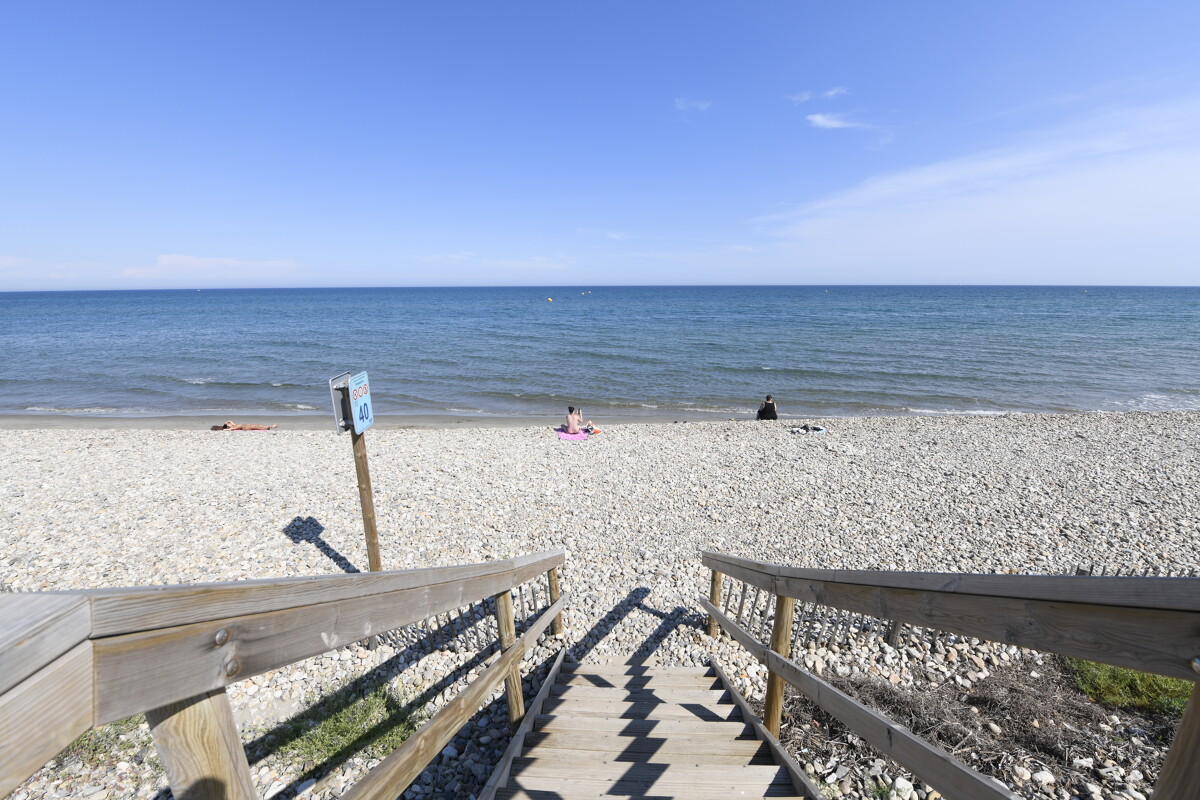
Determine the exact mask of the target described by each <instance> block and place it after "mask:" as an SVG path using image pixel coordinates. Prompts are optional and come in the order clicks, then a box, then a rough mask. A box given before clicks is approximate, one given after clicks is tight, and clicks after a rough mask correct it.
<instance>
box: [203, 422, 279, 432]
mask: <svg viewBox="0 0 1200 800" xmlns="http://www.w3.org/2000/svg"><path fill="white" fill-rule="evenodd" d="M274 427H275V426H274V425H245V424H243V423H240V422H233V421H230V422H226V423H225V424H224V425H213V426H212V429H213V430H214V431H269V430H271V429H272V428H274Z"/></svg>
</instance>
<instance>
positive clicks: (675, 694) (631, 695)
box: [550, 685, 733, 703]
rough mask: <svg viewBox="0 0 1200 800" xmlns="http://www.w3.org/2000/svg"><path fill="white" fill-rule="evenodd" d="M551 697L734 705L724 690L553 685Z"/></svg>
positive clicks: (627, 701)
mask: <svg viewBox="0 0 1200 800" xmlns="http://www.w3.org/2000/svg"><path fill="white" fill-rule="evenodd" d="M550 697H551V698H556V697H557V698H562V699H563V700H577V699H581V698H582V699H589V698H595V699H598V700H605V701H609V702H619V703H732V702H733V698H732V697H731V696H730V694H729V692H727V691H725V690H724V689H685V688H681V687H671V686H668V687H657V688H653V689H622V688H618V687H611V688H610V687H603V686H557V685H556V686H552V687H550Z"/></svg>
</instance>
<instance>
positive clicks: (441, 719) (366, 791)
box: [342, 594, 569, 800]
mask: <svg viewBox="0 0 1200 800" xmlns="http://www.w3.org/2000/svg"><path fill="white" fill-rule="evenodd" d="M568 597H569V595H565V594H564V595H563V596H562V597H560V598H558V602H557V603H555V604H554V605H552V606H551V607H550V609H549V610H548V611H547V612H546V613H545V614H543V615H542V616H540V617H538V619H537V620H536V621H535V622H534V623H533V624H531V625H530V626H529V630H527V631H526V632H525V634H524V635H523V636H522V637H521V638H520V639H518V640H517V642H516V644H515V646H513V647H510V648H509V649H508V650H506V651H504V652H503V653H501V654H500V656H499V657H498V658H497V659H496V660H495V661H493V662H492V664H491V665H490V666H489V667H488V668H487V669H485V670H484V671H483V672H481V673H480V674H479V676H478V677H476V678H475V680H474V681H472V682H471V683H470V684H469V685H468V686H467V687H466V688H465V689H463V690H462V691H461V692H460V693H459V694H458V696H457V697H455V698H454V699H453V700H451V701H450V702H449V703H447V704H446V705H445V706H444V707H443V708H442V710H441V711H439V712H438V713H437V714H435V715H434V717H433V719H431V720H429V722H427V723H425V725H424V726H423V727H422V728H421V730H419V731H417V732H416V733H414V734H413V735H412V736H410V737H409V738H408V739H406V740H405V742H404V744H402V745H400V747H399V748H397V749H396V751H395V752H393V753H392V754H391V755H389V756H388V757H387V758H385V759H384V760H383V761H381V762H380V763H379V764H378V765H377V766H376V767H375V768H374V769H372V770H371V771H370V772H368V773H367V774H366V775H365V776H363V778H362V779H361V780H360V781H359V782H358V783H356V784H355V785H354V786H353V787H351V788H350V790H349V791H347V792H346V793H345V794H343V795H342V797H343V798H344V800H394V798H396V797H399V796H400V795H401V794H403V793H404V790H405V789H407V788H408V786H409V784H411V783H412V782H413V781H414V780H415V779H416V778H417V776H418V775H420V774H421V771H422V770H424V769H425V767H426V766H427V765H428V764H429V762H431V761H433V759H434V758H436V757H437V755H438V753H440V752H441V751H442V748H443V747H445V746H446V744H447V743H448V742H449V741H450V740H451V739H453V738H454V735H455V734H456V733H457V732H458V731H459V729H460V728H462V726H463V724H464V723H466V721H467V720H469V719H470V718H471V717H472V716H473V715H474V714H475V712H476V711H478V710H479V708H480V706H482V705H483V704H484V703H485V702H487V698H488V695H490V694H491V693H492V692H493V691H495V689H496V687H497V686H499V685H500V683H501V682H502V681H503V680H504V678H505V677H506V676H507V675H508V674H509V672H510V671H511V670H512V668H513V667H514V666H516V667H518V668H519V667H520V663H521V658H522V657H523V656H524V655H525V652H526V651H527V650H529V649H530V648H532V647H533V645H534V644H535V643H536V642H537V639H538V637H539V636H541V635H542V633H543V632H544V631H545V630H546V628H547V627H548V626H549V625H550V620H551V619H552V618H553V615H554V614H556V613H558V612H560V611H562V608H563V605H564V604H565V602H566V600H567V598H568Z"/></svg>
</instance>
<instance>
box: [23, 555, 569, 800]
mask: <svg viewBox="0 0 1200 800" xmlns="http://www.w3.org/2000/svg"><path fill="white" fill-rule="evenodd" d="M564 558H565V556H564V553H563V551H561V550H557V551H552V552H547V553H539V554H536V555H530V556H522V557H520V558H514V559H507V560H504V561H490V562H486V563H481V564H470V565H466V566H453V567H435V568H430V569H417V570H403V571H398V572H380V573H371V574H352V575H334V576H320V577H307V578H283V579H278V580H263V581H244V582H234V583H211V584H197V585H190V586H167V587H145V588H133V589H99V590H92V591H77V592H36V593H17V594H0V797H5V796H7V795H8V794H9V793H11V792H12V791H13V790H14V789H15V788H17V787H18V786H19V785H20V784H21V783H22V782H23V781H24V780H25V779H26V778H28V777H29V776H30V775H32V774H33V773H34V772H36V771H37V770H38V769H40V768H41V767H42V765H43V764H45V763H46V762H47V761H49V760H50V759H51V758H53V757H54V755H55V754H57V753H58V752H59V751H60V750H61V749H62V748H63V747H65V746H66V745H68V744H70V743H71V742H72V741H73V740H74V739H75V738H76V737H78V736H79V735H80V734H82V733H84V732H85V731H87V730H88V729H89V728H91V727H94V726H99V725H104V724H107V723H109V722H113V721H116V720H119V719H123V718H125V717H128V716H130V715H132V714H137V713H142V712H144V713H145V714H146V718H147V721H148V722H149V724H150V729H151V732H152V734H153V737H154V743H155V747H156V749H157V750H158V752H159V756H160V758H161V760H162V763H163V765H164V767H165V769H166V773H167V778H168V780H169V781H170V784H171V789H172V792H173V794H174V795H175V796H176V797H185V796H186V797H187V798H188V800H201V798H238V800H249V799H250V798H253V797H254V796H255V792H254V787H253V783H252V781H251V777H250V768H249V764H248V763H247V759H246V754H245V751H244V749H243V747H242V743H241V741H240V740H239V738H238V729H237V725H236V723H235V722H234V719H233V714H232V710H231V708H230V704H229V700H228V698H227V697H226V694H225V687H226V686H227V685H229V684H231V683H235V682H237V681H240V680H243V679H245V678H249V677H251V676H253V675H257V674H259V673H262V672H266V671H267V670H272V669H278V668H280V667H284V666H287V665H288V664H291V663H293V662H296V661H299V660H301V659H305V658H309V657H311V656H315V655H318V654H320V653H323V652H326V651H328V650H332V649H334V648H337V647H341V646H343V645H347V644H351V643H353V642H357V641H362V640H365V639H368V638H370V637H372V636H375V635H378V634H382V633H385V632H387V631H391V630H394V629H396V628H400V627H403V626H406V625H410V624H413V623H415V622H419V621H421V620H426V619H429V618H430V617H436V615H438V614H442V613H448V612H451V611H453V610H455V609H459V608H462V607H463V606H467V605H470V604H472V603H476V602H479V601H481V600H487V599H488V598H493V599H494V601H495V609H496V620H497V632H498V636H499V643H500V648H499V653H498V657H496V658H495V660H494V661H492V663H491V664H490V665H489V666H487V668H486V669H484V670H483V671H482V672H481V673H480V674H479V675H478V676H476V677H475V679H474V680H473V681H471V682H470V683H469V684H468V685H467V687H466V688H465V689H463V690H462V691H461V692H460V693H459V694H458V695H457V696H456V697H455V698H454V699H453V700H451V701H450V702H449V703H447V704H446V706H445V707H443V708H442V709H441V710H440V711H439V712H438V713H437V714H436V715H435V716H433V717H432V718H431V719H430V720H429V721H428V722H427V723H426V724H425V725H424V726H423V727H422V728H421V729H420V730H419V731H417V732H416V733H414V734H413V735H412V736H411V737H409V738H408V739H407V740H406V741H405V742H404V744H403V745H401V746H400V747H399V748H398V749H397V750H396V751H395V752H394V753H393V754H392V755H390V756H388V757H387V758H386V759H384V760H383V761H382V762H381V763H380V764H378V765H377V766H376V767H375V768H374V769H372V770H371V771H370V772H369V773H367V775H365V776H364V777H363V778H362V779H361V780H360V781H359V782H358V783H357V784H356V785H355V786H354V787H353V788H352V789H351V790H350V791H349V792H347V793H346V794H345V795H344V796H345V797H348V798H353V799H354V800H371V799H373V798H381V799H382V798H387V800H391V798H394V797H397V796H399V795H400V794H401V793H402V792H403V791H404V789H405V788H406V787H407V786H408V784H409V783H410V782H411V781H412V780H413V779H414V778H416V777H417V776H418V775H419V774H420V773H421V771H422V770H423V769H424V768H425V766H426V765H428V764H429V762H430V761H432V760H433V758H434V757H435V756H436V755H437V754H438V753H439V752H440V751H441V749H442V748H443V747H444V746H445V745H446V744H447V743H448V742H449V741H450V740H451V739H452V738H453V736H454V735H455V733H456V732H457V731H458V730H459V728H461V727H462V725H463V724H464V723H465V722H466V721H467V720H468V719H470V717H471V716H472V715H473V714H474V713H475V712H476V711H477V710H478V709H479V708H480V707H481V706H482V705H483V704H484V703H485V701H486V700H487V698H488V696H489V695H491V694H492V692H494V691H495V690H496V689H497V688H498V687H499V685H500V684H501V682H503V683H504V684H505V686H506V689H507V692H506V694H507V700H508V711H509V721H510V723H511V724H513V725H514V726H515V725H516V724H518V723H519V722H520V720H521V718H522V716H523V715H524V705H523V700H522V694H521V674H520V664H521V659H522V658H523V656H524V655H525V653H526V651H528V650H529V649H530V648H531V647H532V646H533V644H534V643H535V642H536V641H537V639H538V637H539V636H540V635H541V634H542V633H543V632H544V631H545V630H546V628H547V627H548V626H552V632H553V633H555V634H558V633H561V631H562V619H561V614H562V609H563V606H564V603H565V602H566V596H559V592H558V568H559V567H560V566H561V565H562V564H563V561H564ZM542 574H546V576H547V582H548V583H547V586H548V594H549V599H548V608H547V609H546V610H545V611H544V612H543V613H542V614H541V615H540V616H539V617H538V618H537V619H536V620H535V621H533V622H530V623H529V624H528V625H527V626H526V628H525V630H524V632H523V635H521V636H520V637H517V635H516V627H515V624H514V615H513V607H512V590H513V589H514V588H515V587H518V586H521V585H522V584H524V583H526V582H528V581H530V580H531V579H534V578H537V577H539V576H541V575H542Z"/></svg>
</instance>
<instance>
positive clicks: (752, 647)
mask: <svg viewBox="0 0 1200 800" xmlns="http://www.w3.org/2000/svg"><path fill="white" fill-rule="evenodd" d="M700 606H701V607H702V608H703V609H704V610H705V611H707V612H708V615H709V616H710V617H712V618H713V619H715V620H716V621H717V624H718V625H720V626H721V630H723V631H725V632H726V633H727V634H729V636H730V638H732V639H733V640H735V641H736V642H737V643H738V644H740V645H741V646H742V647H744V648H746V650H747V651H749V653H750V655H752V656H754V657H755V658H757V659H758V660H759V661H762V662H764V663H765V662H766V660H767V646H766V645H764V644H763V643H762V642H760V641H758V640H757V639H755V638H754V637H753V636H751V635H750V634H749V633H747V632H746V631H745V630H744V629H743V628H742V626H741V625H738V624H737V623H736V622H734V621H733V620H731V619H730V618H729V617H727V616H725V615H724V614H723V613H722V612H721V610H720V609H719V608H717V607H716V606H714V605H713V604H712V603H710V602H708V600H707V599H705V598H703V597H701V598H700Z"/></svg>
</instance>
